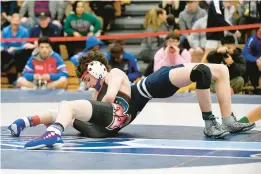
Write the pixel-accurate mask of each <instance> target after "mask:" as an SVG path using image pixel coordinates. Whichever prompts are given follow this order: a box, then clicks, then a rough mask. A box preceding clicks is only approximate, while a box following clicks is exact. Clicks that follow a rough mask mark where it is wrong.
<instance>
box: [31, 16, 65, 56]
mask: <svg viewBox="0 0 261 174" xmlns="http://www.w3.org/2000/svg"><path fill="white" fill-rule="evenodd" d="M60 35H61V30H60V29H59V28H58V27H57V25H54V24H53V23H51V18H50V16H49V15H48V13H45V12H41V13H40V16H39V24H37V25H36V26H34V27H33V28H32V30H31V32H30V37H38V38H39V37H42V36H47V37H59V36H60ZM36 46H37V43H35V47H36ZM52 47H53V50H54V51H55V52H59V51H60V50H59V46H58V44H57V43H54V44H53V45H52Z"/></svg>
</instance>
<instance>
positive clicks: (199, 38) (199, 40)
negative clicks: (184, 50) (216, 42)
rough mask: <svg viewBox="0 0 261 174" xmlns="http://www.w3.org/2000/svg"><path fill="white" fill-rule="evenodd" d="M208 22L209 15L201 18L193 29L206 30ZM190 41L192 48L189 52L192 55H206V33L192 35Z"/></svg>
mask: <svg viewBox="0 0 261 174" xmlns="http://www.w3.org/2000/svg"><path fill="white" fill-rule="evenodd" d="M207 20H208V15H206V16H204V17H203V18H200V19H199V20H197V21H196V22H195V23H194V25H193V27H192V29H193V30H197V29H203V28H206V27H207ZM188 41H189V44H190V47H191V49H190V50H189V52H190V53H191V54H193V53H204V49H205V46H206V42H207V37H206V32H201V33H191V34H190V36H189V37H188Z"/></svg>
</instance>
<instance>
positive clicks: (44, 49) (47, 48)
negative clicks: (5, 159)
mask: <svg viewBox="0 0 261 174" xmlns="http://www.w3.org/2000/svg"><path fill="white" fill-rule="evenodd" d="M67 77H68V71H67V68H66V66H65V64H64V62H63V59H62V58H61V56H60V55H59V54H57V53H55V52H54V51H53V50H52V46H51V41H50V39H49V38H48V37H46V36H43V37H41V38H40V39H39V40H38V48H36V49H35V50H34V52H33V54H32V56H31V57H30V58H29V60H28V62H27V64H26V66H25V68H24V71H23V73H22V77H20V78H18V80H17V86H19V87H23V88H32V89H33V88H37V87H38V88H42V89H43V88H47V89H55V88H66V86H67Z"/></svg>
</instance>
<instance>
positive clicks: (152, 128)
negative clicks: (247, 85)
mask: <svg viewBox="0 0 261 174" xmlns="http://www.w3.org/2000/svg"><path fill="white" fill-rule="evenodd" d="M1 94H2V102H1V172H3V173H19V174H21V173H22V174H23V173H26V174H28V173H37V174H40V173H64V174H67V173H76V174H78V173H86V172H87V171H88V172H90V173H122V172H123V170H124V173H136V172H141V173H145V172H149V173H158V172H166V173H173V172H180V173H190V174H191V173H192V172H201V173H208V172H211V173H212V174H216V173H220V172H222V174H223V173H230V174H232V173H237V174H240V173H245V171H247V172H248V173H251V174H260V173H261V172H260V171H261V121H258V122H256V124H257V127H256V128H255V129H253V130H251V131H248V132H245V133H240V134H230V135H229V136H227V137H226V138H225V139H218V140H216V139H211V138H207V137H205V136H204V134H203V126H204V121H203V120H202V118H201V112H200V109H199V106H198V104H197V99H196V96H195V94H192V93H189V94H177V95H175V96H173V97H171V98H169V99H164V100H152V101H151V102H150V103H149V104H148V105H147V106H146V107H145V108H144V110H143V111H142V112H141V113H140V114H139V115H138V116H137V118H136V119H135V120H134V122H133V123H132V124H131V125H129V126H127V127H126V128H124V129H123V130H122V131H121V132H120V133H119V135H118V136H117V137H111V138H105V139H90V138H84V137H81V136H80V135H79V133H78V132H77V131H76V130H74V129H73V128H71V127H69V128H67V129H66V130H65V132H64V134H63V139H64V141H65V146H64V147H63V148H62V149H44V150H38V151H34V150H25V149H24V148H23V146H24V144H25V143H26V142H27V141H28V140H30V139H32V138H35V137H37V136H39V135H41V134H42V133H43V132H44V131H45V127H44V126H37V127H34V128H28V129H26V130H25V131H24V132H22V134H21V137H19V138H14V137H11V136H10V135H9V133H8V132H7V131H6V126H8V125H9V124H10V123H12V122H13V121H14V120H15V119H17V118H18V117H21V116H29V115H33V114H36V113H39V112H41V111H44V110H45V109H49V108H51V109H57V107H58V102H59V101H62V100H65V99H66V100H72V99H77V98H79V97H81V98H82V97H84V98H89V97H90V94H89V93H86V94H84V95H83V94H82V93H81V94H78V93H72V94H71V93H70V94H69V93H66V92H53V91H52V92H38V93H33V92H29V91H23V92H18V91H1ZM54 95H55V97H54ZM212 101H213V112H214V113H215V115H216V116H217V117H219V118H220V111H219V107H218V104H217V100H216V97H215V95H212ZM232 103H233V105H232V108H233V112H234V113H235V115H236V116H237V118H240V117H241V116H243V115H244V114H245V113H247V112H248V111H249V110H251V109H253V108H255V107H256V106H258V105H260V104H261V96H247V95H234V96H233V97H232ZM218 121H219V122H221V119H218Z"/></svg>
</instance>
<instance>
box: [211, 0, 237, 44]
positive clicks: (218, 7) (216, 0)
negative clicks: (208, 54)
mask: <svg viewBox="0 0 261 174" xmlns="http://www.w3.org/2000/svg"><path fill="white" fill-rule="evenodd" d="M224 26H231V25H230V24H229V23H228V22H227V21H226V20H225V17H224V5H223V1H222V0H211V1H210V4H209V9H208V20H207V28H213V27H224ZM229 32H231V33H233V34H234V35H235V36H236V37H237V38H240V37H241V33H240V32H239V31H235V30H230V31H229ZM206 37H207V43H206V48H209V49H217V48H218V47H219V45H220V44H221V42H220V39H221V38H223V37H224V31H219V32H207V33H206Z"/></svg>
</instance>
